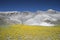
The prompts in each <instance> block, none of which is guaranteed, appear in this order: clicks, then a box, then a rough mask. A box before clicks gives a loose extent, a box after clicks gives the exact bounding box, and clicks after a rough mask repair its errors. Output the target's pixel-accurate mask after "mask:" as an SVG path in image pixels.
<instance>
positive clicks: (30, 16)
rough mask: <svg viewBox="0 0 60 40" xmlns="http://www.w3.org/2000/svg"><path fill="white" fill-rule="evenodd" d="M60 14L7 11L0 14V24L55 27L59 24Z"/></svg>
mask: <svg viewBox="0 0 60 40" xmlns="http://www.w3.org/2000/svg"><path fill="white" fill-rule="evenodd" d="M59 17H60V12H59V11H56V10H52V9H49V10H47V11H36V12H29V11H27V12H19V11H7V12H0V25H1V24H26V25H40V26H55V25H59V24H60V18H59Z"/></svg>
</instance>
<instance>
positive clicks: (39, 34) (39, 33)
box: [0, 24, 60, 40]
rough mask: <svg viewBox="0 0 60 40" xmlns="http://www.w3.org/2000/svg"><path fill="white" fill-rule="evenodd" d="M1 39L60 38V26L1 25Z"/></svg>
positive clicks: (54, 39)
mask: <svg viewBox="0 0 60 40" xmlns="http://www.w3.org/2000/svg"><path fill="white" fill-rule="evenodd" d="M0 40H60V26H54V27H44V26H30V25H20V24H16V25H9V26H5V27H4V26H3V27H0Z"/></svg>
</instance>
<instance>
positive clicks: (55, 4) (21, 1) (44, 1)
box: [0, 0, 60, 11]
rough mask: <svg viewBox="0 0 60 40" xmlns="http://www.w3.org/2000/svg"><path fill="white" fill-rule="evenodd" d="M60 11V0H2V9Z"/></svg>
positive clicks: (0, 2) (0, 3)
mask: <svg viewBox="0 0 60 40" xmlns="http://www.w3.org/2000/svg"><path fill="white" fill-rule="evenodd" d="M48 9H54V10H58V11H60V1H59V0H0V11H37V10H48Z"/></svg>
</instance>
